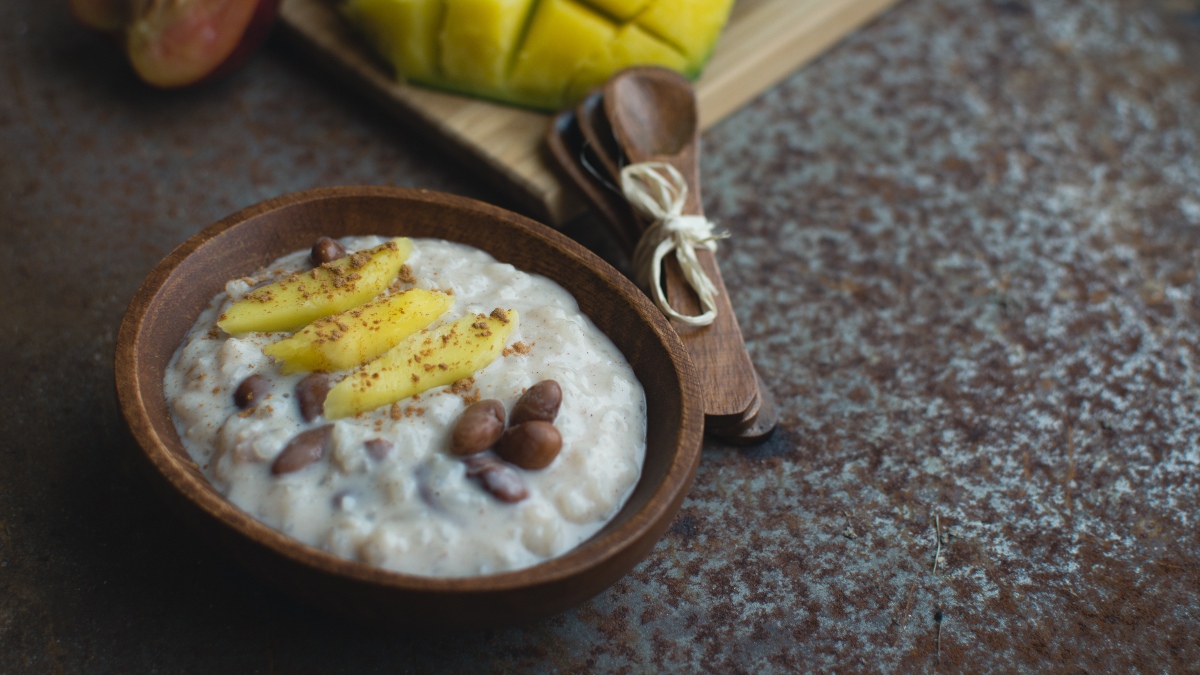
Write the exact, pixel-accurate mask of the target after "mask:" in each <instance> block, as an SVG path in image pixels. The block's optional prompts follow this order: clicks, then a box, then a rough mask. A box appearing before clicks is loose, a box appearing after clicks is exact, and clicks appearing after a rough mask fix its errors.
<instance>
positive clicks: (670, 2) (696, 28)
mask: <svg viewBox="0 0 1200 675" xmlns="http://www.w3.org/2000/svg"><path fill="white" fill-rule="evenodd" d="M732 8H733V0H718V1H716V2H697V1H696V0H654V1H653V2H651V3H650V6H649V7H647V8H646V10H645V11H644V12H642V13H641V14H639V15H638V17H637V22H638V25H640V26H641V27H642V28H644V29H645V30H646V31H647V32H649V33H651V34H653V35H656V36H658V37H659V38H661V39H662V40H663V41H665V42H667V43H669V44H671V45H674V46H675V47H676V48H677V49H679V50H680V51H681V52H683V54H684V55H685V56H686V57H687V60H688V66H687V68H686V69H685V70H684V71H683V72H684V74H686V75H688V76H689V77H696V76H698V75H699V74H700V70H701V68H703V67H704V64H705V63H706V62H707V61H708V57H709V56H711V55H712V50H713V48H714V47H715V46H716V44H717V37H718V36H719V35H720V33H721V28H723V27H724V26H725V22H726V21H727V20H728V19H729V11H730V10H731V9H732Z"/></svg>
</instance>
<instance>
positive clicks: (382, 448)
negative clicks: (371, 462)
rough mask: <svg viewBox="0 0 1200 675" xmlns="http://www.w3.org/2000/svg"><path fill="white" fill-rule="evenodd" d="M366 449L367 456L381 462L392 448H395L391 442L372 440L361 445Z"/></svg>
mask: <svg viewBox="0 0 1200 675" xmlns="http://www.w3.org/2000/svg"><path fill="white" fill-rule="evenodd" d="M363 445H365V446H366V448H367V454H368V455H370V456H371V457H373V458H375V459H376V460H379V461H382V460H384V459H385V458H386V457H387V456H388V455H389V454H391V452H392V448H394V447H396V446H395V445H394V444H393V443H392V442H391V441H389V440H387V439H383V438H372V439H371V440H369V441H367V442H365V443H363Z"/></svg>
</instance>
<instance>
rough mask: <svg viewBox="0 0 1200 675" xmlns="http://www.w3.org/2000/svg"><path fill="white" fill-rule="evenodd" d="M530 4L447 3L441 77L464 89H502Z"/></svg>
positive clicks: (514, 0) (520, 0)
mask: <svg viewBox="0 0 1200 675" xmlns="http://www.w3.org/2000/svg"><path fill="white" fill-rule="evenodd" d="M532 4H533V0H446V14H445V19H444V21H443V22H442V29H441V36H440V40H441V43H440V44H441V54H442V61H441V66H442V74H443V75H445V77H446V79H447V80H448V81H450V82H454V83H456V84H458V85H459V86H465V87H467V88H479V89H498V88H503V87H504V79H505V75H506V74H507V72H508V62H509V61H510V60H511V59H512V53H513V49H514V48H515V47H516V45H517V38H519V37H520V35H521V30H522V29H523V28H524V26H525V16H526V15H527V14H528V13H529V8H530V5H532Z"/></svg>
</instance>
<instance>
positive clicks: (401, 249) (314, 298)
mask: <svg viewBox="0 0 1200 675" xmlns="http://www.w3.org/2000/svg"><path fill="white" fill-rule="evenodd" d="M412 248H413V245H412V240H410V239H408V238H406V237H401V238H398V239H392V240H390V241H388V242H385V243H384V244H382V245H380V246H376V247H375V248H373V249H370V250H367V251H359V252H358V253H355V254H353V255H349V256H346V257H345V258H342V259H341V260H335V261H333V262H331V263H325V264H323V265H321V266H320V267H317V268H315V269H313V270H311V271H308V272H301V273H297V274H292V275H290V276H288V277H287V278H286V279H283V280H282V281H277V282H275V283H273V284H269V285H267V286H263V287H262V288H259V289H257V290H254V291H252V292H250V293H248V294H247V295H246V297H244V298H242V299H241V300H238V301H237V302H235V303H233V304H232V305H230V306H229V309H227V310H225V313H224V314H222V315H221V318H220V319H219V320H218V321H217V325H218V326H220V327H221V330H223V331H225V332H226V333H229V334H230V335H240V334H242V333H249V332H252V331H262V332H268V333H273V332H277V331H290V330H296V329H297V328H301V327H303V326H306V325H308V324H309V323H312V322H313V321H315V320H317V319H320V318H321V317H325V316H329V315H330V314H336V313H338V312H341V311H344V310H347V309H350V308H352V307H357V306H358V305H361V304H363V303H365V302H367V301H368V300H370V299H372V298H374V297H375V296H376V295H379V294H380V293H381V292H382V291H383V289H384V288H387V285H388V284H390V283H391V282H392V280H393V279H395V278H396V275H397V274H399V273H400V266H401V265H403V264H404V261H405V260H407V259H408V256H409V255H410V254H411V253H412Z"/></svg>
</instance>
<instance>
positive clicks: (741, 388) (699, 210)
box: [603, 68, 758, 431]
mask: <svg viewBox="0 0 1200 675" xmlns="http://www.w3.org/2000/svg"><path fill="white" fill-rule="evenodd" d="M603 99H604V112H605V115H604V116H605V117H606V118H607V120H608V123H609V124H610V125H611V128H612V131H613V132H614V133H615V136H616V140H617V144H618V145H619V146H620V148H621V150H622V151H623V153H624V156H625V158H626V159H627V160H628V161H629V163H630V164H640V163H644V162H661V163H664V164H669V165H671V166H673V167H674V168H676V169H677V170H679V173H680V174H681V175H682V176H683V179H684V184H685V185H687V187H688V190H687V195H686V198H685V200H684V204H683V213H684V215H696V216H702V215H704V203H703V200H702V199H701V197H700V138H699V132H700V129H699V113H698V111H697V107H696V95H695V91H694V89H693V88H692V86H691V85H690V84H689V83H688V81H687V79H685V78H684V77H683V76H682V75H679V74H678V73H675V72H673V71H670V70H666V69H663V68H634V69H630V70H626V71H622V72H621V73H620V74H619V75H617V76H616V77H614V78H612V79H611V80H609V81H608V83H607V84H605V85H604V95H603ZM614 178H616V177H614ZM638 217H639V220H643V221H645V220H646V218H643V217H642V214H640V213H639V214H638ZM649 226H650V223H648V222H642V228H641V229H642V230H644V229H646V228H647V227H649ZM695 252H696V259H697V260H698V261H699V263H700V266H701V267H702V268H703V269H704V273H705V275H707V276H708V278H709V279H710V280H711V281H712V283H713V286H714V288H715V289H716V297H715V298H714V304H715V307H716V311H717V315H716V318H715V319H714V320H713V322H712V323H711V324H709V325H707V326H689V325H687V324H686V323H683V322H682V321H677V320H672V322H671V325H672V326H673V327H674V328H675V331H676V332H678V333H679V338H680V339H681V340H682V341H683V344H684V346H685V347H687V350H688V353H689V354H691V355H692V361H693V362H695V364H696V372H697V376H698V377H699V380H700V390H701V391H702V392H703V394H704V416H705V424H706V426H708V427H709V429H710V430H714V431H716V430H720V429H726V428H729V427H730V426H733V425H737V424H739V423H740V422H741V421H742V419H743V418H744V417H745V416H746V414H747V412H749V411H750V410H751V409H752V408H753V407H754V405H755V403H756V401H757V399H758V380H757V378H756V376H755V372H754V364H753V363H751V362H750V354H749V353H747V352H746V343H745V340H744V339H743V337H742V330H741V328H740V327H739V326H738V321H737V315H736V314H734V312H733V306H732V305H731V304H730V302H729V291H728V290H727V289H726V288H725V282H724V280H723V279H722V278H721V270H720V268H719V267H718V266H717V259H716V256H715V255H714V253H713V252H712V251H710V250H708V249H706V248H702V247H696V249H695ZM662 279H663V286H664V288H665V290H666V295H667V301H668V302H669V303H670V305H671V307H672V308H674V309H675V311H677V312H679V313H680V314H682V315H684V316H698V315H700V314H702V313H703V312H704V307H703V306H702V305H701V303H700V299H699V297H697V295H696V293H695V292H694V291H693V290H692V288H691V286H689V285H688V282H687V279H686V277H684V274H683V270H682V268H681V267H680V265H679V263H678V260H677V259H676V258H675V257H674V256H670V257H669V259H665V260H664V261H663V273H662Z"/></svg>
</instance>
